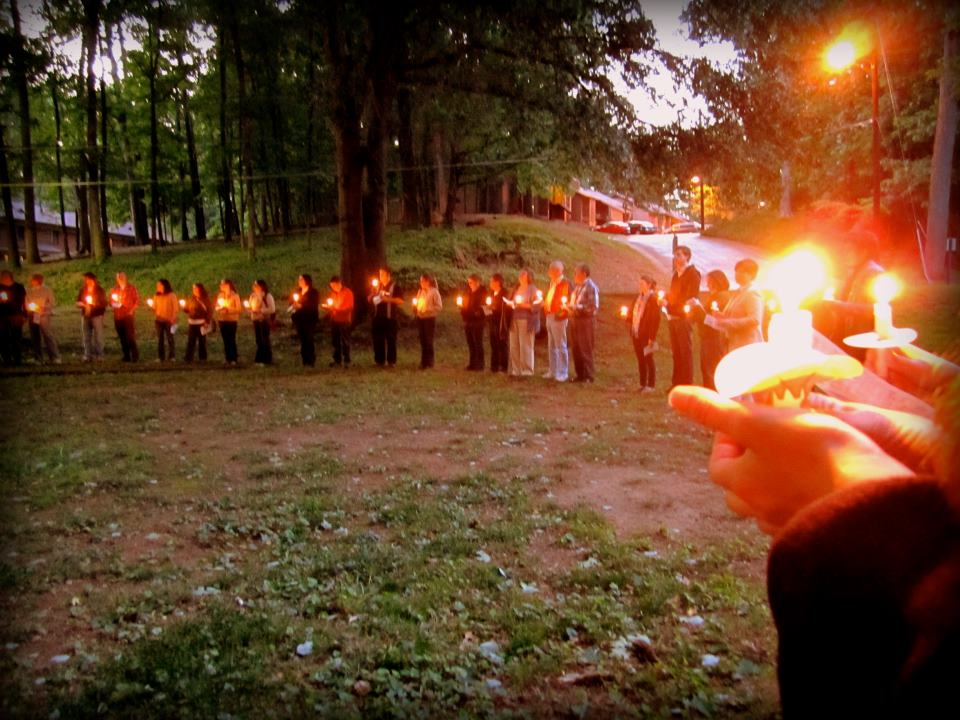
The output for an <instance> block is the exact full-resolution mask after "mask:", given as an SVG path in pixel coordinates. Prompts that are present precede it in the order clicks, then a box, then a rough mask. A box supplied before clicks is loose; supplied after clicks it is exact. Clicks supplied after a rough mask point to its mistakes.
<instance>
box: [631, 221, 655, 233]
mask: <svg viewBox="0 0 960 720" xmlns="http://www.w3.org/2000/svg"><path fill="white" fill-rule="evenodd" d="M627 225H629V226H630V234H631V235H653V234H654V233H655V232H656V231H657V226H656V225H654V224H653V223H652V222H649V221H648V220H630V221H628V222H627Z"/></svg>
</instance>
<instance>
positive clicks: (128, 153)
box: [105, 24, 150, 245]
mask: <svg viewBox="0 0 960 720" xmlns="http://www.w3.org/2000/svg"><path fill="white" fill-rule="evenodd" d="M105 28H106V41H107V42H106V48H107V58H108V59H109V60H110V74H111V75H112V76H113V85H114V87H116V88H119V87H121V79H120V68H119V66H118V65H117V59H116V57H115V56H114V54H113V33H112V32H111V30H110V25H109V24H107V25H105ZM120 51H121V53H122V54H123V55H126V53H125V52H124V47H123V35H121V36H120ZM114 119H115V120H116V122H117V127H118V128H119V131H120V132H119V135H120V157H121V159H122V160H123V172H124V176H125V177H126V181H127V197H128V200H129V203H130V222H131V223H132V224H133V235H134V238H135V242H136V244H137V245H146V244H147V243H148V242H150V239H149V237H148V236H149V234H150V231H149V230H148V228H147V215H146V211H145V208H144V206H143V201H142V200H141V196H142V194H143V192H142V190H140V189H139V188H138V186H137V183H136V160H135V159H134V154H133V150H132V149H131V147H130V136H129V134H128V133H127V113H126V112H125V111H123V109H121V110H120V111H119V112H116V113H115V114H114Z"/></svg>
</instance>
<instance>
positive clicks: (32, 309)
mask: <svg viewBox="0 0 960 720" xmlns="http://www.w3.org/2000/svg"><path fill="white" fill-rule="evenodd" d="M27 310H29V311H30V312H36V311H37V310H39V308H38V307H37V304H36V303H35V302H32V303H30V304H29V305H27Z"/></svg>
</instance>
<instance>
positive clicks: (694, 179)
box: [690, 175, 705, 234]
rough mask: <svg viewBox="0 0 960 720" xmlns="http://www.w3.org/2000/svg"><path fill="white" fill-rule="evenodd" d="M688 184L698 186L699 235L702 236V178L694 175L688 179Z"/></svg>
mask: <svg viewBox="0 0 960 720" xmlns="http://www.w3.org/2000/svg"><path fill="white" fill-rule="evenodd" d="M690 182H692V183H693V184H694V185H699V186H700V234H703V228H704V227H705V224H704V221H703V178H702V177H700V176H699V175H694V176H693V177H692V178H690Z"/></svg>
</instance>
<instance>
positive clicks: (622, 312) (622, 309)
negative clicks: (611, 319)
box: [620, 305, 629, 318]
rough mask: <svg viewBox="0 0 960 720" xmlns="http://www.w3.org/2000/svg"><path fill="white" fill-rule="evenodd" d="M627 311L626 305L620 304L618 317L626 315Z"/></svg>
mask: <svg viewBox="0 0 960 720" xmlns="http://www.w3.org/2000/svg"><path fill="white" fill-rule="evenodd" d="M628 312H629V309H628V308H627V306H626V305H621V306H620V317H622V318H625V317H627V313H628Z"/></svg>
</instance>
